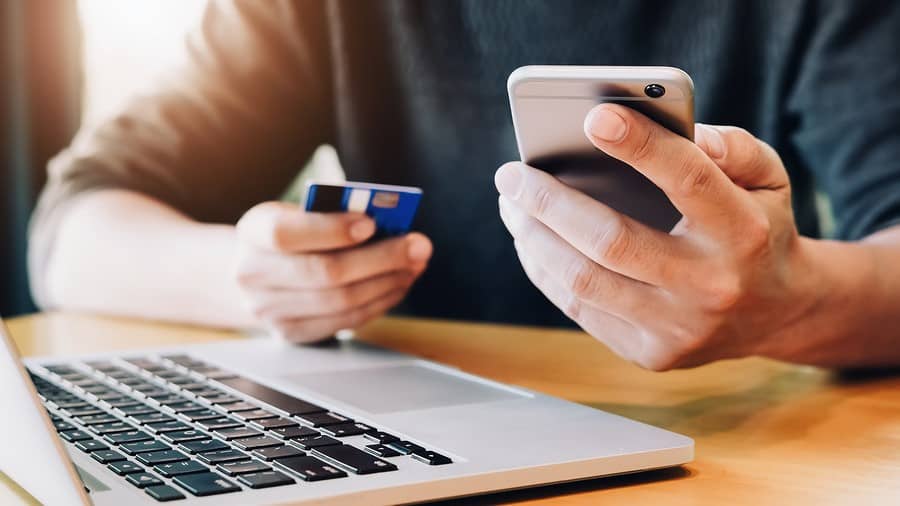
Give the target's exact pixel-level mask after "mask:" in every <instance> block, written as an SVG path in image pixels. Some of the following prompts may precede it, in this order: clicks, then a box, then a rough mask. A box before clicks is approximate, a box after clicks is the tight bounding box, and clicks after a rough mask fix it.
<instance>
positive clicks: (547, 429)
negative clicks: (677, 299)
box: [0, 321, 694, 505]
mask: <svg viewBox="0 0 900 506" xmlns="http://www.w3.org/2000/svg"><path fill="white" fill-rule="evenodd" d="M0 334H2V341H3V344H2V345H0V398H2V399H3V400H4V406H3V409H4V413H3V414H2V415H0V420H2V422H0V470H2V471H3V472H5V473H6V474H7V475H9V476H10V477H11V478H12V479H13V480H15V481H16V482H18V483H19V484H20V485H21V486H22V487H23V488H24V489H25V490H27V491H28V492H30V493H31V494H32V495H34V497H35V498H37V499H38V500H40V501H41V502H43V503H45V504H53V505H68V504H97V505H103V504H114V505H120V504H156V503H158V502H162V501H172V502H176V503H177V502H181V503H189V504H198V505H200V504H215V505H233V504H234V505H236V504H242V505H245V504H268V503H279V504H285V503H298V504H299V503H305V502H315V503H316V504H396V503H411V502H421V501H428V500H435V499H441V498H451V497H460V496H467V495H473V494H481V493H486V492H494V491H499V490H504V489H515V488H523V487H532V486H537V485H546V484H551V483H559V482H566V481H573V480H581V479H587V478H594V477H598V476H607V475H613V474H622V473H632V472H636V471H642V470H648V469H656V468H663V467H669V466H676V465H679V464H683V463H686V462H688V461H690V460H691V459H692V458H693V453H694V443H693V441H692V440H691V439H690V438H687V437H684V436H681V435H678V434H674V433H671V432H668V431H665V430H661V429H658V428H656V427H651V426H649V425H645V424H642V423H638V422H634V421H631V420H628V419H625V418H622V417H619V416H616V415H612V414H609V413H604V412H602V411H598V410H595V409H591V408H588V407H585V406H581V405H578V404H573V403H570V402H566V401H563V400H560V399H556V398H553V397H548V396H546V395H542V394H539V393H536V392H532V391H529V390H525V389H523V388H519V387H514V386H509V385H503V384H499V383H495V382H493V381H490V380H487V379H484V378H480V377H477V376H472V375H470V374H466V373H464V372H462V371H459V370H456V369H452V368H448V367H446V366H442V365H440V364H437V363H434V362H429V361H426V360H422V359H418V358H416V357H412V356H408V355H403V354H400V353H395V352H392V351H388V350H385V349H382V348H378V347H375V346H371V345H368V344H365V343H360V342H356V341H352V340H349V341H337V342H334V343H332V344H330V345H326V346H311V347H297V346H291V345H288V344H285V343H282V342H279V341H276V340H271V339H246V340H236V341H226V342H221V343H215V344H204V345H197V346H183V347H179V348H173V349H148V350H145V351H135V352H129V353H127V354H116V355H113V354H101V355H91V356H79V357H67V358H47V359H33V360H32V359H29V360H25V361H22V360H20V358H19V356H18V354H17V352H16V350H15V348H14V346H13V343H12V341H11V340H10V339H9V336H8V335H6V330H5V328H4V327H3V324H2V321H0ZM123 338H127V337H126V336H123Z"/></svg>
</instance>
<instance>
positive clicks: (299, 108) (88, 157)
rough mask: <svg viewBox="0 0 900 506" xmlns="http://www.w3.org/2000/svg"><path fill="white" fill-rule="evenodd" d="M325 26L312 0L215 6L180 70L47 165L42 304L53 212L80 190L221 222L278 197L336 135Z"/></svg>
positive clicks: (39, 274) (37, 239) (36, 266)
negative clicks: (142, 198) (126, 196)
mask: <svg viewBox="0 0 900 506" xmlns="http://www.w3.org/2000/svg"><path fill="white" fill-rule="evenodd" d="M326 29H327V23H326V19H325V13H324V12H323V7H322V2H318V1H312V0H310V1H305V2H292V1H289V0H271V1H265V2H263V1H255V0H247V1H241V0H231V1H226V0H222V1H214V2H211V3H210V5H209V6H208V7H207V10H206V12H205V13H204V16H203V19H202V23H201V25H200V26H199V27H198V28H197V29H196V30H195V31H193V33H191V34H190V35H189V37H188V39H187V55H188V57H187V62H186V64H185V65H183V66H181V67H179V68H177V69H172V71H171V72H170V73H169V74H167V75H166V76H164V77H163V78H161V79H160V80H159V81H158V82H156V83H155V84H154V86H153V88H152V89H151V92H150V93H148V94H145V95H143V96H139V97H136V98H135V99H133V100H132V101H131V102H130V103H129V104H128V105H127V106H126V107H125V108H123V110H121V111H119V112H118V113H117V114H116V115H115V116H114V117H112V118H110V119H109V120H108V121H106V122H104V123H102V124H100V125H98V126H97V127H95V128H91V129H86V130H83V131H81V132H79V134H78V136H77V137H76V139H75V141H74V142H73V143H72V145H71V146H70V147H69V148H68V149H66V150H65V151H63V152H62V153H60V154H59V155H58V156H57V157H56V158H54V159H53V160H52V161H51V162H50V164H49V174H48V183H47V186H46V187H45V188H44V190H43V193H42V194H41V196H40V199H39V203H38V206H37V209H36V210H35V213H34V214H33V216H32V221H31V228H30V244H29V270H30V275H31V286H32V291H33V293H34V295H35V299H36V301H37V302H38V304H39V305H41V306H42V307H46V305H47V300H46V297H45V296H44V294H43V293H42V287H43V279H42V278H43V275H44V271H45V268H46V265H47V261H48V258H49V256H50V254H51V253H52V250H53V243H54V237H55V236H56V234H57V231H58V230H57V229H58V225H59V223H60V219H61V217H62V216H63V215H64V214H65V213H66V210H67V209H68V208H69V207H70V206H71V204H72V203H73V202H74V201H75V200H77V199H78V198H79V197H80V196H83V195H85V194H87V193H89V192H92V191H95V190H99V189H110V188H115V189H127V190H132V191H136V192H140V193H143V194H146V195H148V196H151V197H153V198H155V199H158V200H160V201H162V202H164V203H166V204H168V205H171V206H172V207H174V208H176V209H178V210H180V211H181V212H183V213H185V214H187V215H188V216H190V217H192V218H194V219H196V220H199V221H203V222H216V223H234V222H235V221H236V220H237V219H238V218H239V217H240V215H241V214H242V213H243V212H244V211H246V210H247V209H248V208H249V207H251V206H253V205H254V204H256V203H258V202H260V201H263V200H267V199H272V198H275V197H277V196H278V195H279V194H280V193H281V192H282V191H283V190H284V189H285V188H286V186H287V185H288V184H289V183H290V181H291V180H292V179H293V177H294V176H295V175H296V174H297V171H298V170H299V169H300V168H301V167H302V166H303V163H304V162H305V160H306V159H307V158H308V157H309V155H310V154H311V153H312V151H313V150H314V149H315V147H316V146H318V145H319V144H321V143H323V142H329V141H330V138H331V135H332V125H331V121H332V120H331V118H332V114H331V111H330V106H331V103H332V100H331V98H330V94H331V90H330V81H331V80H330V76H329V74H328V69H329V64H328V62H327V61H326V60H327V58H328V54H329V51H328V49H327V47H325V44H326V43H327V34H326V33H325V30H326Z"/></svg>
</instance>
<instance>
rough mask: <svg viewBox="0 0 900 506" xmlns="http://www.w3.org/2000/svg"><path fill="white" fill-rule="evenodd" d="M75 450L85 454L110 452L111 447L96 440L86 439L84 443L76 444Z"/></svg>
mask: <svg viewBox="0 0 900 506" xmlns="http://www.w3.org/2000/svg"><path fill="white" fill-rule="evenodd" d="M75 448H78V449H79V450H81V451H83V452H85V453H91V452H95V451H98V450H109V446H107V445H105V444H103V443H102V442H100V441H97V440H96V439H85V440H84V441H79V442H77V443H75Z"/></svg>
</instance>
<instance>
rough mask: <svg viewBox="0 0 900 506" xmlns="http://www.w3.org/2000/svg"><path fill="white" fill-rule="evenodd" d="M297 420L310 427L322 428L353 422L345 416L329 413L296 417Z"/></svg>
mask: <svg viewBox="0 0 900 506" xmlns="http://www.w3.org/2000/svg"><path fill="white" fill-rule="evenodd" d="M297 419H298V420H300V421H301V422H303V423H305V424H306V425H312V426H313V427H324V426H325V425H337V424H339V423H347V422H353V420H351V419H349V418H347V417H346V416H342V415H339V414H337V413H331V412H327V413H309V414H306V415H297Z"/></svg>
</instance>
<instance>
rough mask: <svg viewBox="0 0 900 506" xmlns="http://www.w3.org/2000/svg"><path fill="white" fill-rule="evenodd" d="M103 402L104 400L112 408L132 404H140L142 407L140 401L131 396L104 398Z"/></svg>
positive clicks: (130, 405) (126, 406)
mask: <svg viewBox="0 0 900 506" xmlns="http://www.w3.org/2000/svg"><path fill="white" fill-rule="evenodd" d="M104 402H106V403H107V404H109V405H110V406H112V407H114V408H120V409H122V408H128V407H134V406H142V407H143V406H144V405H143V404H141V403H140V401H138V400H136V399H132V398H131V397H124V396H123V397H121V398H119V399H106V400H105V401H104Z"/></svg>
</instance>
